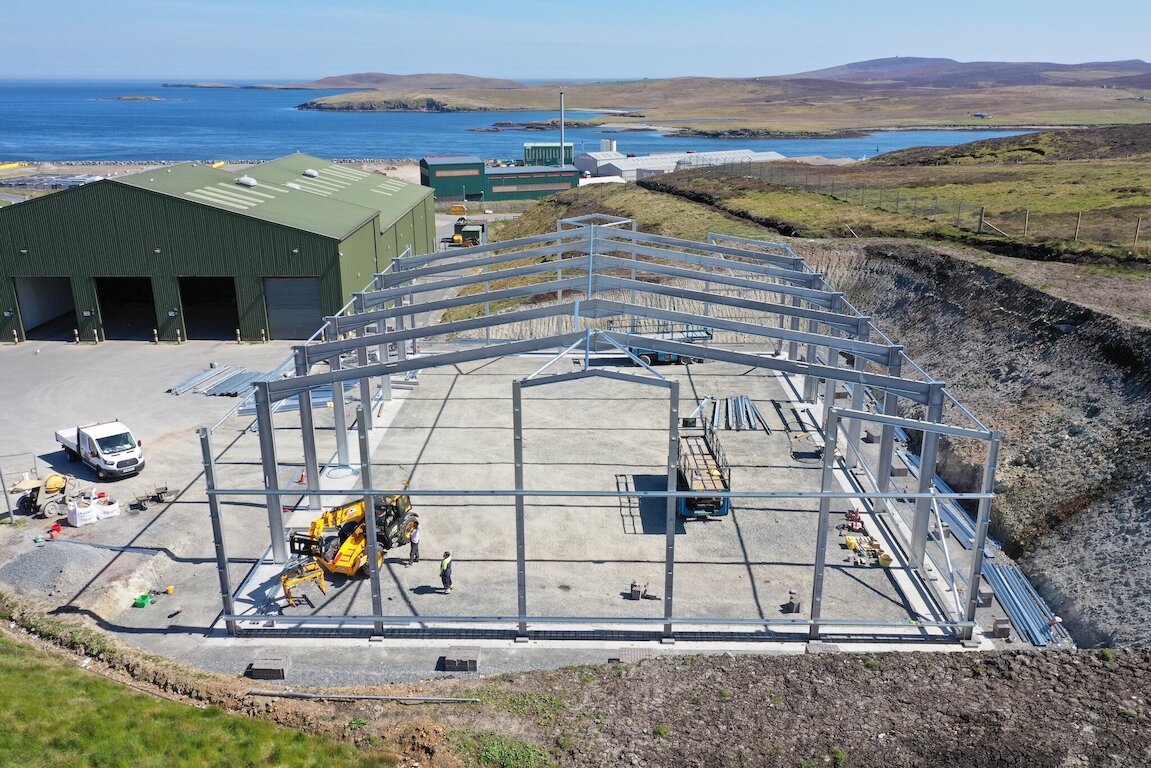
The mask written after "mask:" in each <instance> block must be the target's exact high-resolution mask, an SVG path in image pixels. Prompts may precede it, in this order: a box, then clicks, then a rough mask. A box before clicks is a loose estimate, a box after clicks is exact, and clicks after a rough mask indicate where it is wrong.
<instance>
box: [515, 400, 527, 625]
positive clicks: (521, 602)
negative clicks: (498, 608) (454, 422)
mask: <svg viewBox="0 0 1151 768" xmlns="http://www.w3.org/2000/svg"><path fill="white" fill-rule="evenodd" d="M523 402H524V401H523V384H522V383H520V382H519V381H513V382H512V451H513V459H512V460H513V462H514V463H515V483H516V490H517V491H522V490H524V416H523ZM525 539H526V532H525V523H524V497H523V494H517V495H516V606H517V611H518V616H519V633H520V635H522V636H524V637H526V636H527V634H528V622H527V615H528V576H527V543H526V541H525Z"/></svg>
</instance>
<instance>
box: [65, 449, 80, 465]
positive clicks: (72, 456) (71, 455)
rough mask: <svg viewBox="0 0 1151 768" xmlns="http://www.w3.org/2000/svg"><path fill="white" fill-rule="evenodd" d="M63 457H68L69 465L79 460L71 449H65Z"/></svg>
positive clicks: (78, 456)
mask: <svg viewBox="0 0 1151 768" xmlns="http://www.w3.org/2000/svg"><path fill="white" fill-rule="evenodd" d="M64 455H65V456H67V457H68V461H69V463H75V462H77V461H79V460H80V454H78V453H76V452H75V451H73V450H72V449H71V448H65V449H64Z"/></svg>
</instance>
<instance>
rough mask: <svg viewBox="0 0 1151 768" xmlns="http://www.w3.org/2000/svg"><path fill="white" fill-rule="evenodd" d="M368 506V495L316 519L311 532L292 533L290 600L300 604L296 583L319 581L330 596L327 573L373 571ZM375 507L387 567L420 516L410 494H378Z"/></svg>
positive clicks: (286, 582) (287, 579) (283, 579)
mask: <svg viewBox="0 0 1151 768" xmlns="http://www.w3.org/2000/svg"><path fill="white" fill-rule="evenodd" d="M404 487H405V488H406V487H407V482H406V481H405V482H404ZM366 506H367V504H366V503H365V502H364V500H363V499H357V500H356V501H352V502H349V503H347V504H344V505H343V506H340V507H336V508H334V509H329V510H327V511H325V512H324V513H323V514H322V515H321V516H320V517H318V518H316V519H315V520H313V521H312V523H311V525H309V526H308V531H307V533H304V532H301V531H293V532H292V534H291V536H290V537H289V538H288V549H289V551H290V552H291V553H292V554H293V555H295V556H296V557H295V558H293V560H292V561H291V562H289V564H288V567H287V568H286V569H285V570H284V572H283V573H282V574H281V576H280V583H281V585H282V586H283V588H284V595H285V597H287V599H288V603H289V604H291V605H295V604H296V602H295V598H294V596H293V595H292V591H291V589H292V587H293V586H296V585H298V584H301V583H303V582H305V581H316V582H318V583H319V586H320V591H322V592H324V593H325V594H326V593H327V591H328V590H327V583H326V582H325V580H324V573H325V572H327V573H337V574H340V575H343V576H349V577H354V576H367V575H368V524H367V520H366V519H365V508H366ZM375 506H376V509H375V514H376V541H377V543H378V544H379V563H378V565H383V562H384V556H385V555H386V554H387V552H388V550H390V549H395V548H396V547H401V546H403V545H405V544H408V543H410V542H411V538H410V537H411V533H412V529H413V528H415V523H416V521H417V520H419V516H418V515H417V514H416V513H415V512H413V511H412V500H411V497H410V496H409V495H408V494H406V493H398V494H395V495H394V496H379V497H376V505H375Z"/></svg>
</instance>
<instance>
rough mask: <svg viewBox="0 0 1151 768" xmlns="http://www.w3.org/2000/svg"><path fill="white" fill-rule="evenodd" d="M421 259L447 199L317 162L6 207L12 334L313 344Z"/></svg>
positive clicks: (0, 306) (170, 176)
mask: <svg viewBox="0 0 1151 768" xmlns="http://www.w3.org/2000/svg"><path fill="white" fill-rule="evenodd" d="M409 247H410V248H411V249H412V251H413V252H414V253H427V252H430V251H433V250H435V215H434V211H433V208H432V190H431V189H428V188H427V187H422V186H420V185H417V184H409V183H407V182H403V181H399V180H397V179H393V178H390V177H387V176H382V175H380V174H377V173H370V172H368V171H364V170H361V169H359V168H356V167H354V166H348V165H341V164H337V163H332V162H330V161H327V160H321V159H320V158H317V157H311V156H309V155H303V154H295V155H289V156H287V157H282V158H280V159H278V160H272V161H269V162H266V163H261V164H259V165H256V166H252V167H250V168H246V169H244V170H243V171H239V172H235V171H225V170H221V169H216V168H212V167H209V166H207V165H199V164H194V163H186V164H183V165H176V166H172V167H170V168H159V169H156V170H153V171H145V172H142V173H136V174H132V175H128V176H123V177H119V178H111V179H103V180H100V181H96V182H92V183H89V184H85V185H84V186H81V187H75V188H73V189H69V190H64V191H61V192H57V193H54V194H52V195H48V196H46V197H41V198H36V199H34V200H28V201H26V202H23V203H18V204H16V205H11V206H8V207H6V208H3V209H0V310H2V314H0V336H2V337H3V338H5V339H11V338H13V335H15V337H16V338H19V339H25V338H28V337H29V335H31V337H32V338H38V337H39V338H49V337H54V336H60V337H71V336H72V335H73V332H74V331H76V332H78V333H79V336H80V339H81V340H82V341H97V340H100V341H102V340H104V339H108V338H136V339H146V340H151V339H152V338H153V334H155V335H156V337H158V338H159V339H160V340H164V341H176V340H178V339H188V338H234V337H235V335H236V333H237V331H238V332H239V334H240V337H241V338H242V339H244V340H248V341H259V340H261V339H302V338H307V337H308V336H311V335H312V334H313V333H314V332H315V331H316V330H318V329H319V327H320V325H321V324H322V322H323V317H324V316H325V315H332V314H335V313H336V312H337V311H338V310H339V309H340V308H341V307H342V306H343V305H344V304H346V303H347V301H348V300H349V299H350V298H351V294H352V293H353V292H354V291H358V290H361V289H362V288H364V286H365V285H367V283H368V282H369V281H370V280H371V279H372V275H374V274H375V273H376V272H379V271H380V270H382V269H384V268H385V267H386V266H387V265H388V263H389V262H390V261H391V260H392V259H393V258H395V257H396V256H397V255H399V254H401V253H403V252H404V250H405V249H407V248H409Z"/></svg>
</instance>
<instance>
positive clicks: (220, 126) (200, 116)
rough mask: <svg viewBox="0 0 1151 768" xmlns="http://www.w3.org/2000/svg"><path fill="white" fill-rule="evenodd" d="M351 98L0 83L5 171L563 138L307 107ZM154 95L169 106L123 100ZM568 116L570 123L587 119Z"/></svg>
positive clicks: (838, 145) (623, 143) (919, 134)
mask: <svg viewBox="0 0 1151 768" xmlns="http://www.w3.org/2000/svg"><path fill="white" fill-rule="evenodd" d="M340 92H341V91H335V90H332V91H313V90H264V89H251V88H166V87H163V86H162V84H161V83H159V82H155V81H123V80H121V81H55V80H53V81H48V80H39V81H28V80H24V81H21V80H0V163H2V162H10V161H18V160H25V161H55V160H101V161H115V160H124V161H128V160H136V161H146V160H217V159H222V160H268V159H271V158H275V157H280V156H282V155H286V154H290V153H292V152H297V151H299V152H305V153H307V154H311V155H317V156H319V157H325V158H397V159H398V158H419V157H423V156H424V155H442V154H467V155H476V156H479V157H482V158H485V159H516V158H520V157H522V156H523V144H524V143H525V142H530V141H558V140H559V131H558V130H552V131H525V130H501V131H499V132H489V131H488V130H487V129H490V128H491V127H492V125H493V123H496V122H515V123H522V122H533V121H547V120H553V119H557V118H558V117H559V110H558V108H557V109H556V110H555V111H542V112H454V113H424V112H328V111H312V110H300V109H297V108H296V107H297V106H298V105H300V104H302V103H303V102H305V101H309V100H311V99H317V98H320V97H322V96H329V95H332V94H336V93H340ZM123 97H151V98H152V99H161V100H123ZM587 117H588V113H586V112H569V113H568V119H569V120H580V119H586V118H587ZM1016 133H1019V131H967V130H963V131H954V130H918V131H879V132H876V133H874V134H869V135H866V136H862V137H855V138H829V139H808V138H805V139H704V138H684V137H675V136H667V135H664V134H663V133H661V132H657V131H639V132H637V131H622V132H621V131H618V130H611V129H604V128H574V127H569V128H568V129H567V131H566V134H565V138H566V140H567V141H570V142H573V143H574V145H575V151H576V153H577V154H578V153H580V152H585V151H586V152H592V151H596V150H598V149H599V145H600V139H604V138H611V139H616V140H617V142H618V149H619V151H621V152H625V153H633V154H648V153H652V152H678V151H685V150H694V151H697V152H707V151H714V150H723V149H751V150H755V151H775V152H779V153H781V154H783V155H786V156H788V157H798V156H802V155H823V156H825V157H829V158H842V157H850V158H860V157H866V156H873V155H875V154H877V153H880V152H889V151H891V150H895V149H903V148H905V147H912V146H950V145H952V144H961V143H965V142H969V141H976V140H978V139H984V138H990V137H994V136H1006V135H1014V134H1016Z"/></svg>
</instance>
